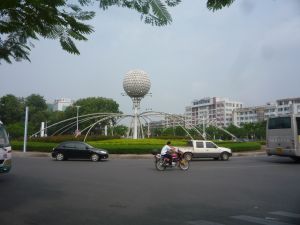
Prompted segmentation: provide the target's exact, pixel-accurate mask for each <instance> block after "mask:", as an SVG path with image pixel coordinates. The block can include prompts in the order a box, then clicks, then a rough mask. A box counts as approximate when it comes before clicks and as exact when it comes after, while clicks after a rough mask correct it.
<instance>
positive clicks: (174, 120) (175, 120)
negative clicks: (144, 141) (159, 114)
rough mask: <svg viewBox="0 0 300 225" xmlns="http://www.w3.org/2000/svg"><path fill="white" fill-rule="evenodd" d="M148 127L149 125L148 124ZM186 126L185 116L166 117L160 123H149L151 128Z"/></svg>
mask: <svg viewBox="0 0 300 225" xmlns="http://www.w3.org/2000/svg"><path fill="white" fill-rule="evenodd" d="M146 126H148V123H146ZM177 126H183V127H184V126H185V121H184V116H182V115H175V116H174V115H165V116H164V119H162V120H158V121H151V122H149V128H150V129H154V128H168V127H177Z"/></svg>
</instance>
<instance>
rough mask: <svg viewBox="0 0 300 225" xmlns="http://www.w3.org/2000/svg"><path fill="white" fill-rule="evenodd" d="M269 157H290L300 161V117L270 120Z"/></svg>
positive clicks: (267, 147) (281, 117) (268, 133)
mask: <svg viewBox="0 0 300 225" xmlns="http://www.w3.org/2000/svg"><path fill="white" fill-rule="evenodd" d="M266 145H267V146H266V151H267V154H268V155H278V156H288V157H291V158H292V159H294V160H295V161H298V162H299V161H300V115H299V114H298V115H285V116H278V117H274V118H269V119H268V122H267V143H266Z"/></svg>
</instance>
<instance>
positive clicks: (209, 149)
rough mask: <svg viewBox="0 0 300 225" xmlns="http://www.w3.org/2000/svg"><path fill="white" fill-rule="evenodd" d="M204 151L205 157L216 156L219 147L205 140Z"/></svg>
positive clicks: (217, 155)
mask: <svg viewBox="0 0 300 225" xmlns="http://www.w3.org/2000/svg"><path fill="white" fill-rule="evenodd" d="M205 144H206V146H205V151H206V157H207V158H216V157H219V154H220V152H219V149H218V146H217V145H215V144H214V143H213V142H210V141H206V143H205Z"/></svg>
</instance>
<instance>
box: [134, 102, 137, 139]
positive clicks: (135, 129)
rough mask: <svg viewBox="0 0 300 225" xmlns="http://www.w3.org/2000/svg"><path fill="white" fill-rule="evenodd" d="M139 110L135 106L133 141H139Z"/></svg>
mask: <svg viewBox="0 0 300 225" xmlns="http://www.w3.org/2000/svg"><path fill="white" fill-rule="evenodd" d="M137 114H138V108H137V106H136V105H135V106H134V123H133V139H137V138H138V135H137V121H138V116H137Z"/></svg>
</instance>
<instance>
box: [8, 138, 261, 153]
mask: <svg viewBox="0 0 300 225" xmlns="http://www.w3.org/2000/svg"><path fill="white" fill-rule="evenodd" d="M171 141H172V145H174V146H176V147H179V148H180V147H183V146H186V144H187V141H186V140H183V139H172V140H171ZM87 143H88V144H90V145H92V146H93V147H96V148H103V149H106V150H108V151H109V153H110V154H151V152H152V151H153V150H160V149H161V148H162V146H163V145H165V143H166V140H165V139H138V140H133V139H111V140H101V141H88V142H87ZM215 143H216V144H217V145H219V146H221V147H227V148H230V149H232V151H233V152H242V151H255V150H260V149H261V144H260V143H259V142H230V141H226V142H225V141H224V142H217V141H216V142H215ZM57 145H58V143H57V142H39V141H29V142H28V143H27V150H28V151H39V152H41V151H42V152H51V151H52V149H53V148H54V147H56V146H57ZM12 147H13V149H14V150H21V149H23V141H12Z"/></svg>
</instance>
